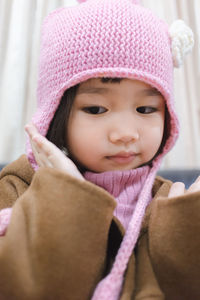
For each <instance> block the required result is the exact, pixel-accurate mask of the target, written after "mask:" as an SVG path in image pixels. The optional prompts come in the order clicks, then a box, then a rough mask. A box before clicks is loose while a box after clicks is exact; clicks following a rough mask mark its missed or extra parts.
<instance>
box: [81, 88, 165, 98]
mask: <svg viewBox="0 0 200 300" xmlns="http://www.w3.org/2000/svg"><path fill="white" fill-rule="evenodd" d="M108 91H110V89H109V88H106V87H83V88H82V87H81V88H80V89H79V90H78V94H79V95H80V94H105V93H107V92H108ZM138 94H142V95H145V96H158V95H159V96H160V95H162V94H161V92H159V91H158V90H157V89H156V88H154V87H150V88H146V89H144V90H141V91H139V93H138Z"/></svg>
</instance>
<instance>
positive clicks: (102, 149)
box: [0, 0, 200, 300]
mask: <svg viewBox="0 0 200 300" xmlns="http://www.w3.org/2000/svg"><path fill="white" fill-rule="evenodd" d="M82 2H83V1H82ZM192 44H193V36H192V32H191V30H190V29H189V28H188V27H187V26H186V25H185V24H184V23H183V21H180V20H179V21H177V22H174V23H173V25H172V26H171V27H170V28H169V27H168V26H167V24H166V23H165V22H163V21H162V20H160V19H158V18H157V17H156V16H154V15H153V14H152V13H151V12H150V11H149V10H147V9H144V8H143V7H141V6H140V4H139V2H138V1H133V0H88V1H86V2H85V3H81V4H79V5H77V6H76V7H71V8H61V9H58V10H56V11H55V12H53V13H51V14H50V15H49V16H48V17H47V18H46V19H45V21H44V25H43V30H42V41H41V55H40V70H39V79H38V109H37V111H36V113H35V115H34V117H33V119H32V123H30V124H28V125H27V126H26V131H27V133H28V136H29V141H28V143H27V154H26V155H23V156H22V157H20V158H19V159H18V160H17V161H15V162H13V163H12V164H10V165H8V166H7V167H6V168H5V169H4V170H3V171H2V172H1V175H0V200H1V201H0V204H1V208H6V211H4V210H2V212H1V213H2V215H3V213H4V212H6V213H7V216H8V218H7V220H6V222H5V226H4V229H3V230H2V234H4V236H2V237H1V240H0V270H1V276H0V296H1V297H0V299H20V300H23V299H26V300H27V299H30V300H31V299H34V300H35V299H53V300H54V299H69V300H73V299H76V300H79V299H80V300H85V299H93V300H94V299H98V300H102V299H106V300H111V299H121V300H122V299H123V300H129V299H136V300H138V299H148V300H149V299H170V300H173V299H174V300H179V299H181V300H187V299H188V300H189V299H199V298H200V278H199V272H200V259H199V255H198V253H199V249H200V241H199V239H198V238H197V237H198V235H199V232H200V222H199V209H200V180H199V179H197V181H196V182H195V183H194V184H193V185H192V186H191V187H190V188H189V189H188V190H187V191H186V190H185V188H184V185H183V184H182V183H175V184H173V185H171V183H170V182H169V181H167V180H164V179H162V178H161V177H157V178H156V179H155V175H156V172H157V170H158V169H159V166H160V164H161V161H162V159H163V156H164V155H165V154H166V153H167V152H168V151H169V150H170V149H171V148H172V147H173V145H174V143H175V141H176V139H177V135H178V121H177V117H176V114H175V112H174V104H173V87H172V85H173V66H176V67H178V66H179V65H181V63H182V61H183V57H184V55H185V53H187V52H188V51H189V50H190V49H191V47H192ZM9 207H12V210H11V209H10V208H9ZM3 216H4V217H5V215H3ZM9 217H10V219H9ZM7 223H9V225H8V228H7V230H6V227H7ZM5 231H6V232H5Z"/></svg>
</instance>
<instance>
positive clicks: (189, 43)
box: [169, 20, 194, 68]
mask: <svg viewBox="0 0 200 300" xmlns="http://www.w3.org/2000/svg"><path fill="white" fill-rule="evenodd" d="M169 36H170V38H171V51H172V58H173V64H174V67H176V68H179V67H180V66H181V65H182V64H183V61H184V58H185V56H186V55H187V54H188V53H190V52H191V51H192V48H193V46H194V35H193V32H192V30H191V28H190V27H188V26H187V25H186V24H185V22H184V21H183V20H176V21H174V22H173V23H172V25H171V26H170V28H169Z"/></svg>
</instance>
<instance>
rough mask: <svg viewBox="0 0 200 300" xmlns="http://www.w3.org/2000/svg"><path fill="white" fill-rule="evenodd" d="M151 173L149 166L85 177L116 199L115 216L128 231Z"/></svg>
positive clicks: (85, 175)
mask: <svg viewBox="0 0 200 300" xmlns="http://www.w3.org/2000/svg"><path fill="white" fill-rule="evenodd" d="M149 171H150V167H149V166H145V167H141V168H137V169H134V170H126V171H108V172H103V173H93V172H89V171H87V172H85V174H84V177H85V179H87V180H88V181H90V182H92V183H94V184H96V185H98V186H100V187H102V188H104V189H105V190H106V191H108V192H109V193H110V194H111V195H112V196H113V197H114V198H115V200H116V201H117V206H116V208H115V211H114V216H116V217H117V218H118V219H119V220H120V222H121V223H122V225H123V227H124V228H125V230H126V229H127V228H128V224H129V222H130V219H131V217H132V215H133V212H134V210H135V206H136V203H137V200H138V196H139V194H140V192H141V190H142V187H143V184H144V183H145V181H146V178H147V176H148V174H149Z"/></svg>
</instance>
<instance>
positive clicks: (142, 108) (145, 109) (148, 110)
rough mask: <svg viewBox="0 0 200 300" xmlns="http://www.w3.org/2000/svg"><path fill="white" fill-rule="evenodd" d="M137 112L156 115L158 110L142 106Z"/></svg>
mask: <svg viewBox="0 0 200 300" xmlns="http://www.w3.org/2000/svg"><path fill="white" fill-rule="evenodd" d="M136 110H137V112H139V113H140V114H151V113H154V112H155V111H157V109H156V108H155V107H152V106H140V107H138V108H137V109H136Z"/></svg>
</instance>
